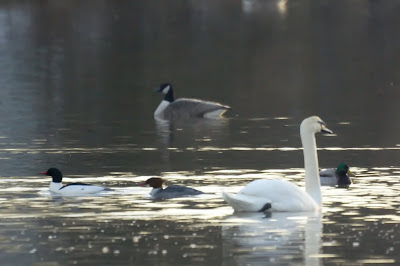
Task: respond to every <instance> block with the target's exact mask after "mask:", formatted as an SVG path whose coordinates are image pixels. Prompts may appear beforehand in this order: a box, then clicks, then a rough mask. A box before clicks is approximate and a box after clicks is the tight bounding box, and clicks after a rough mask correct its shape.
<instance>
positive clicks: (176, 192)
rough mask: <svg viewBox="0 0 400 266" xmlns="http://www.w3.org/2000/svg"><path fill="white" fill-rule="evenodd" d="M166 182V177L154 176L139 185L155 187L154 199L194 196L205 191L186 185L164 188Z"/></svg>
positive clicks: (153, 190) (152, 194)
mask: <svg viewBox="0 0 400 266" xmlns="http://www.w3.org/2000/svg"><path fill="white" fill-rule="evenodd" d="M163 183H164V179H162V178H159V177H152V178H149V179H147V180H146V181H145V182H143V183H140V184H139V186H146V185H148V186H150V187H152V188H153V189H152V190H151V192H150V195H151V196H152V198H154V199H169V198H176V197H184V196H194V195H199V194H203V192H201V191H199V190H196V189H194V188H189V187H185V186H178V185H171V186H168V187H167V188H165V189H163V187H162V184H163Z"/></svg>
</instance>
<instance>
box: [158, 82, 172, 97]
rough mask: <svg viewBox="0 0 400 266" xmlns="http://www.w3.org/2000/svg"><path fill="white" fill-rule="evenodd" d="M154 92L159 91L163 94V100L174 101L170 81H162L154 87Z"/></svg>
mask: <svg viewBox="0 0 400 266" xmlns="http://www.w3.org/2000/svg"><path fill="white" fill-rule="evenodd" d="M155 92H159V93H162V94H164V95H165V96H164V100H165V101H168V102H173V101H174V92H173V90H172V85H171V84H170V83H163V84H161V85H160V87H158V88H157V89H155Z"/></svg>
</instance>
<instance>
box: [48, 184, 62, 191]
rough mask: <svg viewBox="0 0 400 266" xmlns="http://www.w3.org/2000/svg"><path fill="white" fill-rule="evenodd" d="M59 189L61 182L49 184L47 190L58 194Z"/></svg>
mask: <svg viewBox="0 0 400 266" xmlns="http://www.w3.org/2000/svg"><path fill="white" fill-rule="evenodd" d="M61 187H62V183H61V182H51V183H50V186H49V190H50V191H52V192H58V191H59V190H60V188H61Z"/></svg>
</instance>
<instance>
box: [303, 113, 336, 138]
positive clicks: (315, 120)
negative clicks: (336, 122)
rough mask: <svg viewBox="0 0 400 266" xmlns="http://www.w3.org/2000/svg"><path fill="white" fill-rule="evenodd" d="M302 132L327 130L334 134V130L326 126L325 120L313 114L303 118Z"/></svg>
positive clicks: (313, 132)
mask: <svg viewBox="0 0 400 266" xmlns="http://www.w3.org/2000/svg"><path fill="white" fill-rule="evenodd" d="M300 132H304V133H312V134H315V133H318V132H325V133H329V134H332V133H333V131H332V130H330V129H329V128H327V127H326V125H325V122H324V121H323V120H322V119H321V118H319V117H318V116H311V117H309V118H306V119H304V120H303V122H302V123H301V125H300Z"/></svg>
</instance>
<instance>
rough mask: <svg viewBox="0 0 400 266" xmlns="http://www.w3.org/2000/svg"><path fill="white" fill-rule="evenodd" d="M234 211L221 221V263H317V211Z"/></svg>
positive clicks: (319, 228) (320, 229)
mask: <svg viewBox="0 0 400 266" xmlns="http://www.w3.org/2000/svg"><path fill="white" fill-rule="evenodd" d="M268 215H269V217H265V215H264V214H262V213H252V214H248V213H247V214H243V213H241V214H235V215H232V216H229V217H228V218H227V219H225V220H223V223H222V241H223V246H222V248H223V259H224V262H225V263H224V264H225V265H269V264H279V265H288V264H291V263H293V262H295V264H299V265H319V262H320V258H319V253H320V250H321V232H322V223H321V214H319V213H318V212H317V213H314V212H312V213H307V212H305V213H288V212H280V213H276V212H275V213H269V214H268Z"/></svg>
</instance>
